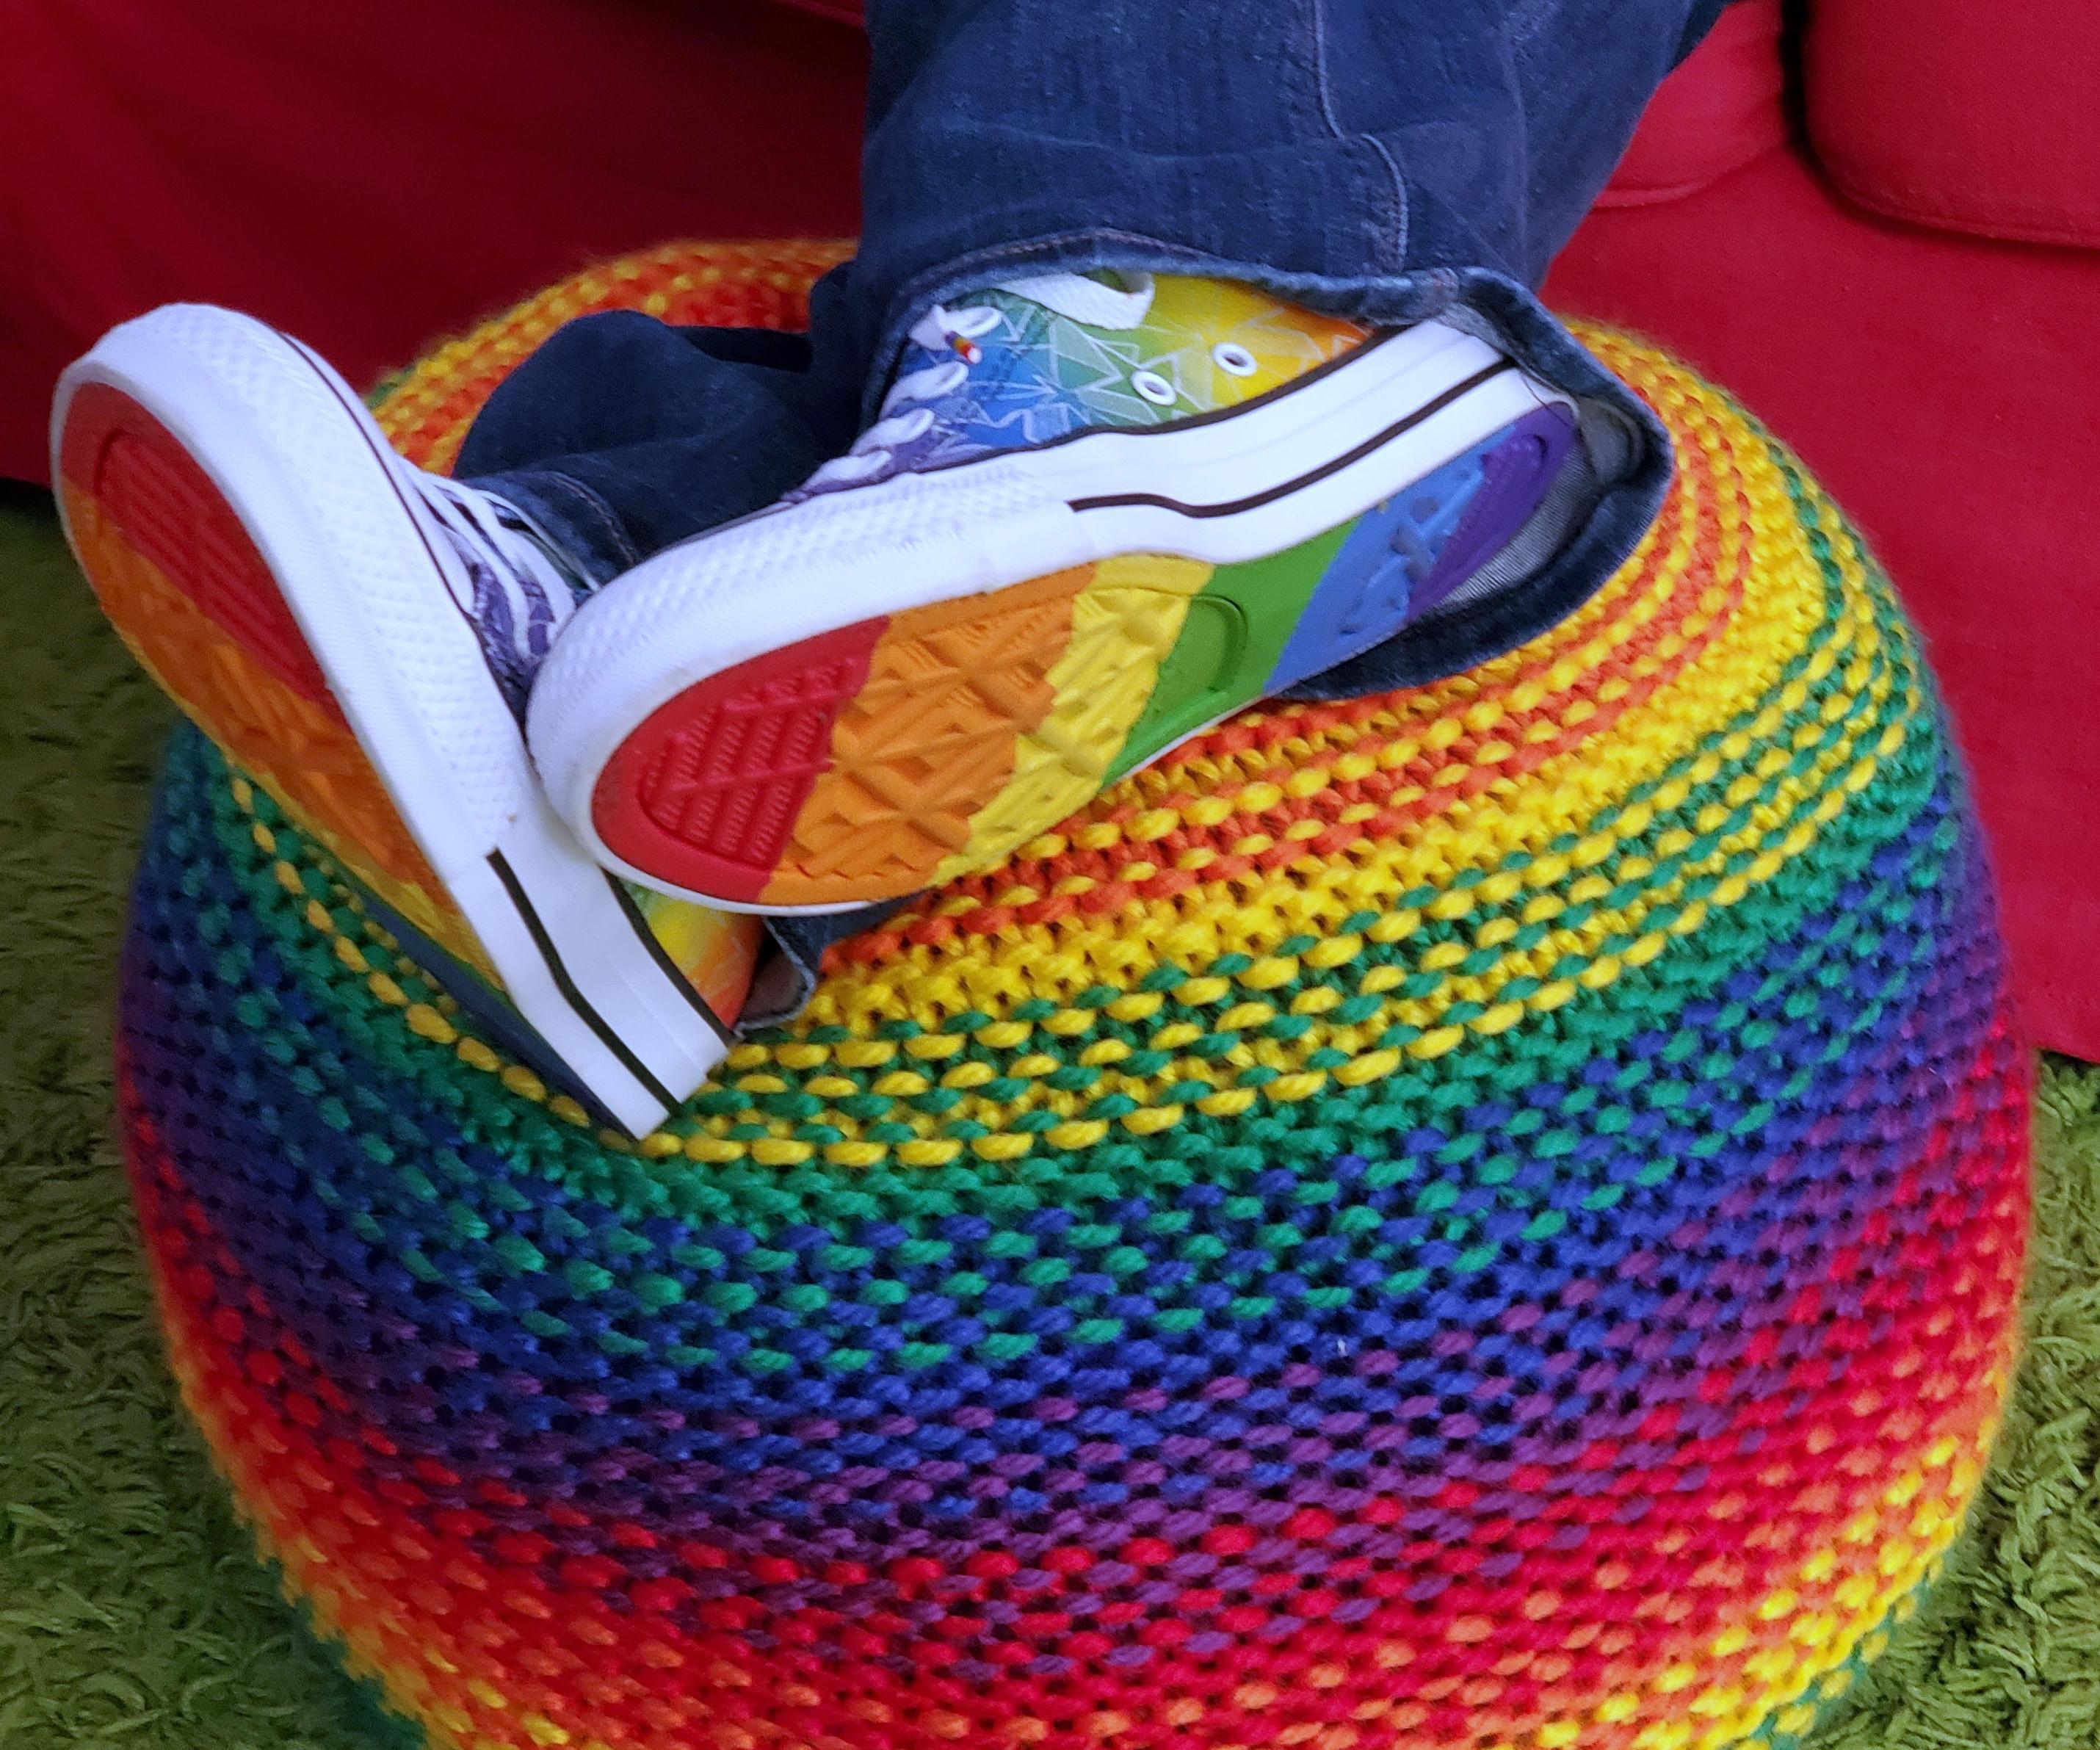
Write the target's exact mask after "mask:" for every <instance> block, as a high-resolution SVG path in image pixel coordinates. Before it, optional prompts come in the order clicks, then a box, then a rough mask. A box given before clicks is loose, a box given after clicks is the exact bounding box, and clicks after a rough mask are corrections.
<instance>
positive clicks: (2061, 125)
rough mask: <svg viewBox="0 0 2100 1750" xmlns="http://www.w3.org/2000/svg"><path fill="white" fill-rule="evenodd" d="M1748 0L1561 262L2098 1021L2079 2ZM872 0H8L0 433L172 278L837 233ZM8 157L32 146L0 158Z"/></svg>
mask: <svg viewBox="0 0 2100 1750" xmlns="http://www.w3.org/2000/svg"><path fill="white" fill-rule="evenodd" d="M857 11H858V7H857V6H856V4H855V3H854V0H790V4H789V5H785V6H783V5H782V4H779V0H708V4H707V5H705V6H695V5H692V4H691V3H690V0H447V3H446V4H445V5H443V6H442V7H409V6H408V5H405V4H403V3H401V0H390V3H388V4H385V5H377V4H375V5H372V6H366V7H347V8H344V7H334V8H320V9H314V8H305V7H286V6H284V5H283V4H281V0H188V3H186V4H185V5H183V6H182V7H165V6H161V5H157V4H156V3H155V0H0V42H6V43H7V45H8V54H7V56H6V57H5V59H4V60H0V164H6V165H8V166H11V167H12V168H13V174H11V175H7V176H4V177H0V475H7V474H12V475H18V476H20V477H23V478H29V479H35V478H39V477H41V475H42V469H43V459H42V409H43V406H44V404H45V401H46V399H47V397H48V394H49V390H50V386H51V381H52V379H53V378H54V377H55V375H56V373H57V372H58V370H59V369H60V367H61V366H62V365H63V364H64V362H65V360H67V359H68V358H69V357H71V356H73V354H75V353H77V352H78V351H81V350H82V348H84V347H86V345H87V344H89V343H90V342H91V341H92V340H93V338H95V334H98V333H99V331H100V330H101V329H103V328H104V327H106V326H107V325H109V324H110V323H112V322H114V321H117V320H121V319H122V318H124V317H126V316H130V315H133V314H135V313H136V312H139V311H140V310H143V309H145V308H147V307H150V306H151V305H152V304H154V303H159V302H161V301H164V300H165V299H168V298H210V299H215V300H218V301H221V302H225V303H233V304H237V305H240V306H242V307H247V308H250V309H254V310H255V311H257V312H259V313H261V314H262V315H264V316H268V317H269V318H270V319H271V320H275V321H277V322H280V323H281V324H283V325H285V326H286V327H288V328H290V329H293V330H294V331H296V332H298V333H300V334H303V335H305V336H306V337H307V338H310V339H311V340H312V341H314V342H315V343H316V344H317V345H318V346H319V347H320V348H321V349H322V350H323V351H325V352H327V353H328V354H329V355H330V356H332V357H333V358H335V359H336V360H337V361H338V362H339V363H340V364H341V365H342V366H343V367H344V368H345V369H346V370H347V371H349V372H350V373H351V374H352V375H353V376H357V377H370V376H373V375H376V374H377V373H378V372H380V371H381V370H382V369H385V368H386V367H387V366H390V365H395V364H398V363H399V362H400V361H402V360H404V359H406V358H407V357H408V356H410V355H411V354H412V352H413V351H415V350H417V347H419V346H420V345H421V343H422V342H424V341H425V340H426V338H427V337H428V336H430V334H433V333H435V332H439V331H442V330H443V329H450V328H456V327H457V326H459V325H461V324H464V323H465V322H466V321H467V320H470V318H471V317H473V316H474V315H476V314H478V313H479V312H482V311H483V310H486V309H487V308H488V307H492V306H493V305H496V304H500V303H503V302H505V301H506V300H508V299H509V298H512V297H514V296H516V295H518V294H520V293H522V292H523V291H525V290H527V289H530V288H532V287H533V286H535V285H539V284H541V283H544V282H545V281H549V280H550V279H552V278H554V276H557V275H558V274H559V273H561V272H562V271H563V270H564V269H566V268H568V267H571V266H573V265H574V264H576V263H577V262H578V261H579V260H580V259H584V258H585V257H588V256H590V255H593V254H604V253H607V252H609V251H612V250H621V249H626V248H631V247H636V246H639V245H645V244H647V243H651V242H655V241H660V240H662V239H664V238H667V237H670V236H678V235H712V236H754V235H785V234H805V235H807V234H812V233H815V234H845V233H848V232H850V231H851V229H852V228H853V223H854V210H855V205H856V192H855V187H854V169H855V161H856V157H857V140H858V104H859V93H860V89H861V86H862V81H863V78H864V76H865V49H864V45H863V44H862V41H861V38H860V37H859V34H858V32H857V31H856V30H855V29H854V27H853V25H852V24H851V22H850V20H851V19H852V18H853V16H854V15H855V14H856V13H857ZM1807 12H1808V16H1807V27H1806V29H1805V30H1803V31H1802V32H1800V33H1798V38H1799V40H1798V42H1793V41H1790V42H1788V43H1787V44H1786V45H1785V48H1784V50H1783V48H1782V42H1781V33H1780V24H1779V12H1778V0H1745V3H1744V4H1742V5H1740V6H1739V7H1736V9H1734V10H1733V11H1731V12H1730V13H1728V14H1727V15H1724V17H1723V21H1722V24H1721V25H1720V26H1719V28H1718V29H1717V30H1716V32H1715V33H1714V37H1713V38H1712V39H1711V40H1710V42H1709V43H1708V44H1707V46H1705V48H1703V49H1702V50H1701V51H1700V52H1699V54H1698V55H1696V56H1695V57H1694V58H1693V60H1692V61H1691V62H1690V63H1688V64H1687V65H1686V66H1685V67H1684V68H1682V69H1680V70H1679V73H1677V74H1676V75H1674V77H1673V78H1672V80H1671V81H1670V84H1669V85H1668V86H1665V89H1664V91H1663V92H1662V94H1661V95H1659V97H1658V98H1657V102H1656V104H1654V105H1653V106H1652V108H1651V110H1650V113H1649V115H1648V118H1647V120H1646V121H1645V122H1644V123H1643V127H1642V130H1641V132H1640V135H1639V137H1638V138H1637V139H1636V140H1635V144H1634V147H1633V149H1632V150H1631V152H1630V153H1629V155H1628V157H1627V159H1626V162H1625V164H1624V165H1623V166H1621V170H1620V173H1619V175H1618V177H1617V179H1616V180H1615V182H1614V184H1613V187H1612V190H1611V192H1609V193H1608V195H1607V196H1606V197H1605V198H1604V201H1603V202H1601V203H1600V205H1599V210H1598V211H1597V212H1596V213H1595V214H1592V216H1591V217H1590V220H1589V221H1588V223H1586V225H1585V226H1584V228H1582V231H1581V232H1580V233H1579V234H1578V235H1577V237H1576V239H1575V240H1574V241H1573V244H1572V245H1571V246H1570V247H1569V249H1568V251H1567V252H1566V254H1564V256H1563V258H1562V259H1561V260H1560V263H1559V264H1558V265H1557V267H1555V272H1554V275H1553V278H1552V281H1551V283H1550V285H1549V287H1548V294H1549V296H1550V297H1551V298H1552V299H1553V300H1554V301H1555V303H1557V304H1558V305H1559V306H1560V307H1564V308H1567V309H1570V310H1575V311H1580V312H1586V313H1589V314H1593V315H1596V316H1603V317H1605V318H1608V319H1609V320H1615V321H1618V322H1621V323H1624V324H1627V325H1631V326H1633V327H1635V328H1638V329H1642V330H1643V331H1645V332H1647V333H1648V334H1653V335H1655V336H1657V337H1658V338H1661V339H1663V340H1665V341H1666V342H1669V343H1670V344H1671V345H1672V346H1674V347H1676V348H1677V349H1678V350H1679V351H1682V352H1684V353H1685V354H1687V355H1688V356H1690V357H1691V358H1692V359H1693V360H1696V362H1697V363H1699V364H1700V365H1703V366H1704V367H1705V368H1706V369H1709V370H1710V372H1712V373H1714V375H1715V376H1716V377H1718V378H1720V379H1722V380H1723V381H1724V382H1727V383H1729V384H1730V385H1732V387H1735V388H1736V390H1737V391H1739V392H1740V395H1741V396H1742V397H1743V399H1744V400H1745V401H1746V402H1747V403H1748V404H1749V406H1750V407H1751V408H1752V409H1754V410H1755V411H1756V412H1758V413H1759V414H1761V415H1762V417H1763V418H1765V419H1766V420H1767V422H1768V423H1770V424H1771V426H1773V427H1774V428H1775V429H1776V431H1779V432H1780V434H1781V435H1784V436H1785V437H1786V438H1787V439H1788V440H1789V441H1791V442H1792V443H1793V444H1794V445H1795V446H1796V447H1797V448H1798V449H1799V450H1800V451H1801V452H1802V455H1803V456H1804V457H1806V459H1807V462H1809V464H1810V465H1811V466H1812V467H1813V468H1814V469H1815V470H1816V471H1817V472H1818V473H1820V475H1822V477H1823V478H1824V480H1825V481H1826V482H1827V483H1828V484H1829V487H1830V488H1831V489H1832V491H1833V493H1835V495H1836V496H1837V497H1838V498H1839V499H1840V500H1841V501H1842V502H1843V503H1845V504H1846V506H1847V507H1848V508H1849V509H1850V510H1851V511H1852V512H1853V513H1854V515H1855V516H1856V517H1857V518H1858V519H1859V520H1860V523H1861V524H1863V525H1864V527H1865V528H1866V529H1867V531H1868V533H1869V535H1870V536H1871V537H1873V541H1874V542H1875V544H1876V546H1877V548H1878V549H1879V550H1880V552H1881V553H1882V556H1883V557H1884V559H1886V561H1887V563H1888V566H1889V568H1890V572H1892V574H1893V575H1894V576H1895V577H1896V578H1897V580H1898V581H1899V583H1900V584H1901V585H1902V586H1903V588H1904V590H1905V592H1906V594H1908V597H1909V599H1911V601H1912V603H1913V605H1914V607H1915V608H1916V610H1917V614H1918V616H1919V618H1920V619H1921V621H1922V622H1923V624H1924V625H1925V626H1926V630H1927V633H1928V634H1929V635H1930V639H1931V640H1932V643H1933V645H1934V648H1935V653H1936V656H1937V659H1938V662H1939V669H1940V672H1941V674H1942V675H1943V678H1944V681H1945V684H1946V687H1947V690H1948V694H1949V696H1951V698H1952V702H1953V705H1954V708H1955V711H1956V714H1957V719H1958V721H1959V723H1960V725H1961V730H1962V733H1963V735H1964V737H1965V740H1966V742H1967V745H1968V747H1969V749H1970V756H1971V758H1972V762H1973V763H1974V769H1975V772H1976V777H1977V784H1978V788H1979V793H1980V799H1981V802H1982V807H1983V813H1984V815H1985V817H1986V820H1988V824H1989V825H1990V826H1991V828H1992V832H1993V834H1994V837H1995V840H1996V846H1997V855H1998V860H1999V864H2000V869H2001V877H2002V880H2003V885H2004V888H2005V898H2006V908H2007V913H2008V919H2009V924H2010V934H2011V939H2012V943H2013V950H2014V956H2015V958H2016V961H2017V972H2018V987H2019V989H2020V992H2021V995H2022V998H2023V1004H2024V1007H2025V1012H2026V1017H2027V1025H2028V1027H2029V1028H2030V1030H2031V1032H2032V1036H2033V1037H2034V1038H2035V1039H2036V1041H2038V1042H2040V1043H2042V1044H2046V1045H2054V1046H2058V1047H2060V1048H2063V1049H2065V1050H2072V1051H2076V1052H2077V1053H2079V1054H2081V1055H2084V1056H2087V1057H2091V1058H2100V882H2096V879H2095V875H2094V873H2093V872H2094V871H2096V870H2100V806H2096V802H2100V795H2096V792H2100V718H2096V717H2095V715H2094V714H2093V713H2092V712H2090V711H2089V709H2087V708H2086V707H2087V702H2088V701H2087V699H2086V696H2085V695H2086V693H2087V692H2088V691H2089V689H2090V687H2091V683H2090V682H2089V678H2088V677H2089V674H2090V672H2091V670H2092V668H2093V664H2092V661H2091V659H2090V657H2089V654H2088V646H2089V643H2091V642H2092V640H2093V634H2094V633H2095V632H2096V630H2100V599H2096V595H2095V592H2094V591H2093V588H2092V585H2091V581H2090V580H2091V577H2092V574H2093V565H2094V561H2093V559H2092V558H2091V557H2090V555H2091V553H2092V550H2093V542H2094V538H2095V537H2096V535H2100V487H2097V486H2096V484H2095V479H2094V476H2095V472H2096V465H2100V365H2096V364H2095V363H2094V353H2093V346H2092V344H2091V341H2090V334H2091V330H2092V328H2093V324H2094V321H2095V319H2096V317H2097V316H2100V105H2096V104H2093V102H2092V100H2091V98H2090V95H2089V89H2088V87H2089V85H2090V77H2089V70H2090V69H2091V68H2093V66H2095V65H2096V64H2100V10H2096V9H2091V8H2072V7H2056V8H2052V9H2049V12H2050V16H2049V18H2048V19H2047V20H2040V19H2034V20H2032V21H2027V22H2021V23H2018V24H2016V23H2015V22H2014V20H2013V18H2012V16H2011V15H2008V14H2003V13H2001V12H2000V11H1998V10H1997V9H1995V8H1992V7H1986V6H1984V5H1983V4H1982V3H1980V0H1811V3H1810V4H1809V6H1808V8H1807ZM30 165H34V166H36V170H35V173H34V174H33V175H26V174H24V170H23V167H24V166H30Z"/></svg>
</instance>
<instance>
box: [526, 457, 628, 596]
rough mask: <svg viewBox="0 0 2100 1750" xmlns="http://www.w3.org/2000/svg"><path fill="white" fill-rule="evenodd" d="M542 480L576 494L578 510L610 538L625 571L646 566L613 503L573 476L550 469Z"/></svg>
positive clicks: (615, 553)
mask: <svg viewBox="0 0 2100 1750" xmlns="http://www.w3.org/2000/svg"><path fill="white" fill-rule="evenodd" d="M541 478H542V479H546V480H549V481H552V482H554V483H557V484H559V485H560V486H561V487H562V488H563V489H564V490H565V491H566V492H567V493H570V494H572V495H573V496H574V497H575V499H576V508H577V509H580V510H584V511H585V512H587V513H588V514H589V515H590V517H591V518H592V519H593V520H594V521H595V522H596V523H597V524H598V532H599V533H601V534H602V536H603V537H605V538H606V541H607V544H608V545H609V546H611V549H612V550H613V553H614V555H615V557H616V558H618V559H620V561H621V562H622V563H621V565H620V569H621V570H622V571H630V570H632V569H633V568H634V567H635V566H637V565H639V564H640V563H642V551H641V550H640V549H639V548H638V547H637V546H635V544H634V543H633V541H631V540H629V538H628V535H627V531H626V530H625V529H624V528H622V527H621V526H620V519H619V517H618V515H616V514H615V512H614V510H613V508H612V506H611V504H609V503H608V502H607V501H606V500H605V499H604V498H602V497H600V496H599V495H598V493H596V492H595V491H593V489H592V488H590V487H589V486H586V485H585V484H584V483H583V482H582V481H581V480H580V479H577V478H576V476H575V475H572V474H563V473H561V472H560V471H558V470H554V469H549V471H547V472H546V473H545V474H544V475H542V476H541Z"/></svg>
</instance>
